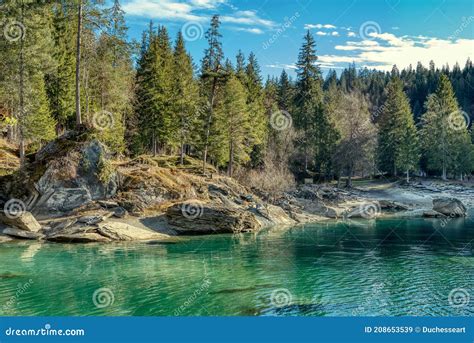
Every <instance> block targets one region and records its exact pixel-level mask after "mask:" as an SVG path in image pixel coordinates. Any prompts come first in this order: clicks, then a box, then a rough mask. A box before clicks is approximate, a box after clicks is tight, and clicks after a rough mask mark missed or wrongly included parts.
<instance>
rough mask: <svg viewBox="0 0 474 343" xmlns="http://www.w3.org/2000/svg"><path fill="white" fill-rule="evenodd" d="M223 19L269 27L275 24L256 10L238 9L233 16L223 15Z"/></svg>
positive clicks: (235, 22) (225, 21)
mask: <svg viewBox="0 0 474 343" xmlns="http://www.w3.org/2000/svg"><path fill="white" fill-rule="evenodd" d="M221 21H222V22H223V23H232V24H242V25H259V26H263V27H267V28H271V27H274V26H275V23H274V22H273V21H271V20H267V19H262V18H260V17H259V16H258V15H257V12H255V11H237V12H235V14H233V15H232V16H229V15H224V16H221Z"/></svg>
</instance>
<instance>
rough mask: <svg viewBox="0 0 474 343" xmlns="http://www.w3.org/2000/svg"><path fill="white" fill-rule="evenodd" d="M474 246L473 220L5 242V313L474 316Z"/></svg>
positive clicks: (1, 285)
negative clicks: (159, 240) (172, 239)
mask: <svg viewBox="0 0 474 343" xmlns="http://www.w3.org/2000/svg"><path fill="white" fill-rule="evenodd" d="M473 245H474V223H473V222H472V221H471V220H470V219H466V220H464V219H461V220H450V221H448V222H447V223H446V224H445V225H442V223H441V221H440V220H423V219H416V220H413V219H412V220H409V221H400V220H379V221H371V222H368V221H351V222H344V223H324V224H317V225H314V224H312V225H306V226H302V227H295V228H291V229H272V230H266V231H263V232H260V233H258V234H244V235H237V236H232V235H217V236H208V237H192V238H184V239H183V241H182V242H179V243H174V244H156V243H151V244H144V243H142V244H116V245H99V244H89V245H72V244H71V245H62V244H38V243H30V242H21V243H14V244H10V243H8V244H5V243H4V244H1V245H0V314H2V315H45V316H51V315H80V316H84V315H114V316H130V315H135V316H151V315H219V316H220V315H313V316H354V315H356V316H365V315H395V316H400V315H423V316H446V315H464V316H473V315H474V250H473ZM104 289H105V290H104ZM453 289H454V290H456V292H457V293H453V294H452V295H453V296H452V297H451V300H452V303H453V304H452V305H451V304H450V302H449V299H450V298H449V294H450V292H451V291H452V290H453ZM94 292H95V297H94ZM112 300H113V301H112ZM105 305H108V306H105ZM453 305H455V306H453ZM456 305H462V306H456ZM103 306H105V307H103Z"/></svg>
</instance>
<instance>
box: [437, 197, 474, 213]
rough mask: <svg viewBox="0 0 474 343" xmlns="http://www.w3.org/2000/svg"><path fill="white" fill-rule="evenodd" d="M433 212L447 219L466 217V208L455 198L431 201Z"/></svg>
mask: <svg viewBox="0 0 474 343" xmlns="http://www.w3.org/2000/svg"><path fill="white" fill-rule="evenodd" d="M433 210H434V211H436V212H439V213H442V214H444V215H445V216H449V217H464V216H466V212H467V209H466V206H464V204H463V203H462V202H461V201H460V200H458V199H456V198H437V199H433Z"/></svg>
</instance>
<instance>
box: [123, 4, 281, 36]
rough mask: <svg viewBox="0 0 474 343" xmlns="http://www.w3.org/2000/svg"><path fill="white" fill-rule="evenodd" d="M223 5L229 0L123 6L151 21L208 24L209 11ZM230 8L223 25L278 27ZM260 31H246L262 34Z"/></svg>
mask: <svg viewBox="0 0 474 343" xmlns="http://www.w3.org/2000/svg"><path fill="white" fill-rule="evenodd" d="M222 4H226V5H228V4H227V0H185V1H180V0H131V1H130V2H128V3H126V4H124V5H123V9H124V11H125V12H126V14H128V15H133V16H139V17H144V18H149V19H161V20H170V21H173V20H174V21H198V22H206V21H208V20H209V18H210V13H209V11H208V10H210V9H216V8H218V7H219V6H220V5H222ZM228 7H229V8H230V9H231V12H232V13H229V14H225V15H222V16H221V17H220V19H221V21H222V22H223V23H231V24H235V25H244V26H259V27H263V28H273V27H274V26H275V25H276V24H275V23H274V22H273V21H271V20H267V19H263V18H261V17H259V16H258V14H257V12H256V11H253V10H245V11H239V10H236V8H235V7H233V6H228ZM258 30H260V31H262V30H261V29H258ZM258 30H257V29H248V30H246V31H247V32H251V33H260V32H259V31H258ZM242 31H243V30H242Z"/></svg>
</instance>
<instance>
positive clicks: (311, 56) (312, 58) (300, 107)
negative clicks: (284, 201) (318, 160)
mask: <svg viewBox="0 0 474 343" xmlns="http://www.w3.org/2000/svg"><path fill="white" fill-rule="evenodd" d="M315 47H316V43H315V41H314V38H313V36H312V35H311V33H310V32H309V30H308V31H307V33H306V35H305V37H304V41H303V45H302V47H301V49H300V52H299V55H298V62H297V76H298V78H297V82H296V96H295V108H296V109H295V115H294V124H295V127H296V128H297V129H298V130H300V131H301V132H302V140H301V144H300V146H301V149H302V152H303V158H304V161H303V167H304V171H307V170H308V165H309V156H310V150H311V145H312V141H313V139H314V135H315V125H316V122H315V120H316V116H317V115H318V112H319V111H320V110H321V108H322V106H321V102H322V87H321V72H320V70H319V67H318V66H317V65H316V61H317V59H318V57H317V56H316V49H315Z"/></svg>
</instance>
